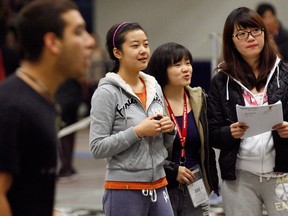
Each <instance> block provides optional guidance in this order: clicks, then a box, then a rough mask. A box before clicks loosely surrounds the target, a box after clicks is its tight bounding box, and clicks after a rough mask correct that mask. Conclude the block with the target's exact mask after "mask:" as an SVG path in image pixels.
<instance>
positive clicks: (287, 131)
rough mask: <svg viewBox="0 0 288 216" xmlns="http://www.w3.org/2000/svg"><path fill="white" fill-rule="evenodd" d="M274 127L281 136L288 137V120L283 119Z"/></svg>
mask: <svg viewBox="0 0 288 216" xmlns="http://www.w3.org/2000/svg"><path fill="white" fill-rule="evenodd" d="M272 129H273V130H276V131H277V132H278V134H279V136H280V137H281V138H288V122H286V121H283V122H282V123H280V124H277V125H275V126H273V127H272Z"/></svg>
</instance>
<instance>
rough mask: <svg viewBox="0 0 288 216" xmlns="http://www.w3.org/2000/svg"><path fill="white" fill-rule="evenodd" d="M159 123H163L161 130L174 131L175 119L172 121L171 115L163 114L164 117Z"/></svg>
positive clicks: (163, 131)
mask: <svg viewBox="0 0 288 216" xmlns="http://www.w3.org/2000/svg"><path fill="white" fill-rule="evenodd" d="M159 123H160V125H161V132H162V133H172V132H174V128H175V125H174V123H173V121H171V119H170V117H168V116H162V118H161V119H160V120H159Z"/></svg>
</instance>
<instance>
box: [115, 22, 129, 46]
mask: <svg viewBox="0 0 288 216" xmlns="http://www.w3.org/2000/svg"><path fill="white" fill-rule="evenodd" d="M127 23H128V22H122V23H121V24H120V25H119V26H118V27H117V28H116V30H115V31H114V34H113V41H112V42H113V48H115V36H116V34H117V32H118V30H119V29H120V28H121V27H122V26H123V25H125V24H127Z"/></svg>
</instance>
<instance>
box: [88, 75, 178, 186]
mask: <svg viewBox="0 0 288 216" xmlns="http://www.w3.org/2000/svg"><path fill="white" fill-rule="evenodd" d="M140 77H141V78H142V79H143V80H144V82H145V85H146V93H147V100H146V110H145V109H144V107H143V105H142V103H141V101H140V99H139V98H138V97H137V96H136V94H135V93H134V92H133V91H132V89H131V88H130V86H129V85H128V84H127V83H125V81H124V80H123V79H122V78H121V77H120V76H119V75H118V74H116V73H108V74H106V77H105V78H103V79H101V80H100V82H99V86H98V88H97V90H96V91H95V93H94V94H93V97H92V100H91V104H92V108H91V114H90V115H91V125H90V137H89V144H90V151H91V153H92V155H93V157H94V158H96V159H99V158H105V159H106V161H107V172H106V176H105V180H106V181H125V182H153V181H156V180H158V179H160V178H163V177H165V172H164V168H163V164H164V161H165V159H166V158H167V156H168V153H167V147H169V146H170V145H172V144H173V140H174V136H175V135H170V134H161V135H159V136H154V137H143V138H139V137H138V136H137V135H136V133H135V132H134V129H133V127H134V126H136V125H138V124H139V123H140V122H141V121H143V120H144V119H145V118H147V117H148V116H151V115H154V114H156V113H161V114H163V113H164V112H163V107H164V98H163V93H162V90H161V87H160V86H159V85H158V83H157V81H156V80H155V78H154V77H152V76H150V75H147V74H145V73H143V72H140Z"/></svg>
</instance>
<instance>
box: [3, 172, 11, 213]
mask: <svg viewBox="0 0 288 216" xmlns="http://www.w3.org/2000/svg"><path fill="white" fill-rule="evenodd" d="M11 184H12V176H11V175H10V174H9V173H6V172H0V215H1V216H12V212H11V208H10V205H9V202H8V199H7V191H8V190H9V188H10V186H11Z"/></svg>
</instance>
